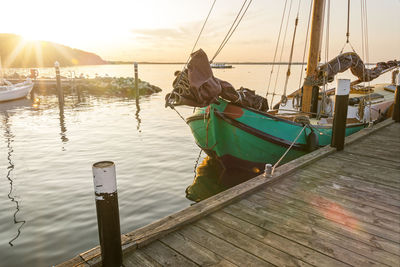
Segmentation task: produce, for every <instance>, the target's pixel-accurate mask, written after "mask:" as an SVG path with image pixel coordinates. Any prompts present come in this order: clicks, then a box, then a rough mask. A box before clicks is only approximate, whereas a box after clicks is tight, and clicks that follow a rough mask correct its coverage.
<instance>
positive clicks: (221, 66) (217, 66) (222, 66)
mask: <svg viewBox="0 0 400 267" xmlns="http://www.w3.org/2000/svg"><path fill="white" fill-rule="evenodd" d="M210 66H211V68H214V69H230V68H232V65H229V64H225V63H211V64H210Z"/></svg>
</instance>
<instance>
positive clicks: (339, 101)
mask: <svg viewBox="0 0 400 267" xmlns="http://www.w3.org/2000/svg"><path fill="white" fill-rule="evenodd" d="M349 93H350V79H337V85H336V96H335V115H334V117H333V125H332V140H331V146H332V147H336V150H337V151H340V150H343V148H344V138H345V137H346V120H347V109H348V105H349Z"/></svg>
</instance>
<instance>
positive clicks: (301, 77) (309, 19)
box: [299, 0, 313, 88]
mask: <svg viewBox="0 0 400 267" xmlns="http://www.w3.org/2000/svg"><path fill="white" fill-rule="evenodd" d="M312 5H313V1H312V0H310V11H309V13H308V22H307V32H306V41H305V43H304V51H303V59H302V60H301V62H302V66H304V63H305V58H306V52H307V43H308V32H309V30H310V21H311V12H312ZM303 72H304V71H303V68H302V69H301V71H300V80H299V88H301V84H302V82H303Z"/></svg>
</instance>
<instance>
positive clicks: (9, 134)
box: [4, 112, 26, 246]
mask: <svg viewBox="0 0 400 267" xmlns="http://www.w3.org/2000/svg"><path fill="white" fill-rule="evenodd" d="M4 128H5V132H4V135H5V137H6V139H7V160H8V166H7V175H6V178H7V180H8V181H9V183H10V191H9V192H8V194H7V197H8V198H9V199H10V200H11V202H14V203H15V212H14V214H13V220H14V224H19V226H18V228H17V233H16V235H15V236H14V237H13V238H12V239H11V240H10V241H9V242H8V243H9V244H10V246H14V244H13V242H14V241H15V240H16V239H17V238H18V237H19V236H20V235H21V228H22V226H23V225H24V224H25V223H26V221H25V220H19V219H18V218H17V214H18V212H19V211H20V207H19V202H18V200H17V198H16V197H15V196H13V185H14V181H13V179H12V171H13V170H14V163H13V161H12V159H11V156H12V152H13V151H14V150H13V148H12V146H11V144H12V143H13V141H14V135H13V134H12V132H11V130H10V123H9V114H8V113H7V112H4Z"/></svg>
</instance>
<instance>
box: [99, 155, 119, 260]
mask: <svg viewBox="0 0 400 267" xmlns="http://www.w3.org/2000/svg"><path fill="white" fill-rule="evenodd" d="M92 169H93V182H94V194H95V199H96V211H97V224H98V228H99V239H100V250H101V259H102V265H103V267H114V266H122V247H121V230H120V223H119V210H118V194H117V180H116V174H115V165H114V162H112V161H101V162H97V163H95V164H93V168H92Z"/></svg>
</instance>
